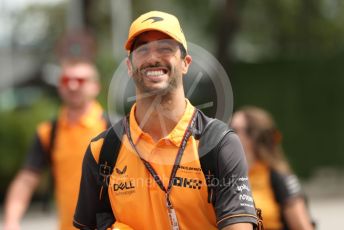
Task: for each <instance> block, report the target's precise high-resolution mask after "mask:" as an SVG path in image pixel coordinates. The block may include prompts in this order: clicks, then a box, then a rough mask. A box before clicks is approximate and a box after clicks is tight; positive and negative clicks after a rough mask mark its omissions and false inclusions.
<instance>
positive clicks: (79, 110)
mask: <svg viewBox="0 0 344 230" xmlns="http://www.w3.org/2000/svg"><path fill="white" fill-rule="evenodd" d="M91 105H92V102H89V103H86V104H85V105H83V106H80V107H74V106H68V105H67V106H66V115H67V120H68V122H69V123H76V122H78V121H79V120H80V119H81V117H82V116H83V115H85V114H86V113H87V112H88V111H89V110H90V108H91Z"/></svg>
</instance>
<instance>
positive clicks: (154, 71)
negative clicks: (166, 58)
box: [143, 68, 168, 78]
mask: <svg viewBox="0 0 344 230" xmlns="http://www.w3.org/2000/svg"><path fill="white" fill-rule="evenodd" d="M167 72H168V71H167V69H165V68H148V69H145V70H144V72H143V73H144V75H145V76H146V77H148V78H158V77H162V76H164V75H165V74H167Z"/></svg>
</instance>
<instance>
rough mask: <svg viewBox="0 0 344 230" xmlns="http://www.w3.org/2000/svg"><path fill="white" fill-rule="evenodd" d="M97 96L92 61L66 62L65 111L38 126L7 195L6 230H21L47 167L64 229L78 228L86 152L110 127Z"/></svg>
mask: <svg viewBox="0 0 344 230" xmlns="http://www.w3.org/2000/svg"><path fill="white" fill-rule="evenodd" d="M99 91H100V84H99V74H98V71H97V68H96V66H95V65H94V64H93V63H92V62H90V61H86V60H65V61H63V62H62V64H61V75H60V77H59V84H58V92H59V95H60V97H61V99H62V106H61V109H60V111H59V113H58V115H57V118H56V120H54V121H46V122H43V123H41V124H39V125H38V127H37V131H36V135H35V137H34V141H33V144H32V147H31V149H30V151H29V152H28V155H27V158H26V161H25V163H24V166H23V168H22V169H21V170H20V171H19V172H18V174H17V176H16V177H15V179H14V180H13V182H12V183H11V185H10V187H9V189H8V192H7V197H6V201H5V215H4V230H18V229H20V221H21V219H22V217H23V216H24V213H25V211H26V210H27V208H28V206H29V203H30V200H31V196H32V194H33V193H34V191H35V188H36V187H37V186H38V184H39V182H40V179H41V175H42V172H43V171H44V170H45V169H46V168H49V169H51V171H52V175H53V179H54V189H55V196H56V200H57V208H58V216H59V225H60V229H61V230H68V229H74V227H73V225H72V222H73V214H74V210H75V206H76V203H77V198H78V193H79V185H80V178H81V165H82V159H83V156H84V152H85V149H86V148H87V145H88V143H89V141H90V140H91V138H92V137H93V136H95V135H96V134H98V133H99V132H101V131H103V130H105V129H106V127H107V121H106V119H105V118H104V115H103V109H102V107H101V106H100V104H99V103H98V102H97V101H96V100H95V98H96V97H97V95H98V94H99Z"/></svg>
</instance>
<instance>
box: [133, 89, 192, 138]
mask: <svg viewBox="0 0 344 230" xmlns="http://www.w3.org/2000/svg"><path fill="white" fill-rule="evenodd" d="M185 108H186V100H185V95H184V91H181V92H171V93H169V94H168V95H158V96H151V97H145V98H138V99H137V101H136V111H135V118H136V121H137V123H138V124H139V126H140V128H141V129H142V130H143V131H144V132H146V133H148V134H149V135H150V136H151V137H152V138H153V140H154V141H158V140H160V139H161V138H163V137H165V136H167V135H168V134H169V133H170V132H171V131H172V130H173V129H174V127H175V126H176V125H177V123H178V122H179V120H180V119H181V118H182V116H183V114H184V112H185Z"/></svg>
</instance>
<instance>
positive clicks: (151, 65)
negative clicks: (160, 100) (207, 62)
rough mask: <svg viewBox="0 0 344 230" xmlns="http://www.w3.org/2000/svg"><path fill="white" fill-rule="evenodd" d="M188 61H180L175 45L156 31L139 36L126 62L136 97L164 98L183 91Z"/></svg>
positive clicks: (167, 37)
mask: <svg viewBox="0 0 344 230" xmlns="http://www.w3.org/2000/svg"><path fill="white" fill-rule="evenodd" d="M190 63H191V57H190V56H189V55H186V57H185V58H182V57H181V50H180V47H179V45H178V43H177V42H176V41H175V40H173V39H171V38H170V37H169V36H168V35H166V34H164V33H161V32H158V31H148V32H145V33H142V34H141V35H139V36H138V37H137V38H136V40H135V43H134V44H133V51H132V53H131V57H129V58H128V60H127V65H128V73H129V75H130V76H132V77H133V79H134V81H135V84H136V88H137V90H138V92H139V93H152V94H154V95H156V94H160V95H164V94H166V93H169V92H172V91H174V90H175V89H176V88H178V87H183V81H182V77H183V74H186V73H187V70H188V67H189V65H190Z"/></svg>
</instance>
